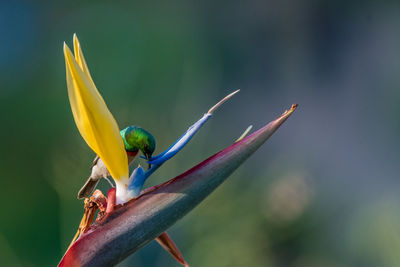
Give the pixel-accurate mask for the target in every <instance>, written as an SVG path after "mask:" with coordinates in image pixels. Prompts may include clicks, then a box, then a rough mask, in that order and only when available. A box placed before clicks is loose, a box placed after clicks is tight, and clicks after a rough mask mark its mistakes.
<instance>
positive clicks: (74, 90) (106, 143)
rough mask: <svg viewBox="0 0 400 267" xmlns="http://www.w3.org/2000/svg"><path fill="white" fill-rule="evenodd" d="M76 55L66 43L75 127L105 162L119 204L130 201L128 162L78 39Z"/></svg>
mask: <svg viewBox="0 0 400 267" xmlns="http://www.w3.org/2000/svg"><path fill="white" fill-rule="evenodd" d="M74 52H75V57H74V56H73V55H72V52H71V50H70V49H69V47H68V46H67V45H66V44H65V43H64V56H65V65H66V76H67V87H68V97H69V101H70V104H71V110H72V114H73V116H74V120H75V123H76V126H77V127H78V130H79V132H80V134H81V135H82V137H83V139H84V140H85V141H86V143H87V144H88V145H89V147H90V148H91V149H92V150H93V151H94V152H95V153H96V154H97V155H98V156H99V157H100V158H101V159H102V160H103V162H104V164H105V165H106V167H107V169H108V170H109V172H110V174H111V176H112V177H113V179H114V180H115V182H116V185H117V200H119V202H120V203H123V202H125V201H127V200H128V194H127V184H128V178H129V168H128V158H127V155H126V151H125V149H124V143H123V140H122V137H121V134H120V131H119V127H118V125H117V122H116V121H115V119H114V117H113V115H112V114H111V112H110V111H109V110H108V108H107V105H106V103H105V102H104V100H103V98H102V96H101V95H100V93H99V92H98V90H97V88H96V86H95V84H94V82H93V80H92V78H91V76H90V73H89V70H88V68H87V65H86V62H85V59H84V57H83V54H82V50H81V48H80V44H79V41H78V38H77V37H76V35H74Z"/></svg>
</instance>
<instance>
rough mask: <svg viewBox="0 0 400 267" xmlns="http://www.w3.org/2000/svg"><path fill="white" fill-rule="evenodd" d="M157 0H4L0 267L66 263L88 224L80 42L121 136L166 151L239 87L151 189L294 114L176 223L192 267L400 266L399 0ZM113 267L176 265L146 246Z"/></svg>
mask: <svg viewBox="0 0 400 267" xmlns="http://www.w3.org/2000/svg"><path fill="white" fill-rule="evenodd" d="M150 2H151V3H150ZM150 2H149V3H143V1H130V2H128V1H103V0H98V1H82V0H80V1H76V0H75V1H65V2H59V1H22V0H13V1H10V0H9V1H2V2H1V3H0V36H1V37H0V38H1V42H0V79H1V83H0V84H1V85H0V100H1V105H0V111H1V112H0V114H1V116H0V118H1V131H0V136H1V140H2V141H1V145H0V148H1V161H0V170H1V179H0V185H1V194H0V203H1V215H0V216H1V219H0V259H1V265H2V266H54V265H56V264H57V263H58V261H59V260H60V258H61V256H62V255H63V253H64V251H65V249H66V248H67V246H68V244H69V242H70V240H71V238H72V236H73V235H74V233H75V231H76V227H77V225H78V223H79V221H80V218H81V215H82V202H81V201H78V200H77V199H76V194H77V191H78V189H79V188H80V186H81V185H82V184H83V182H84V180H85V179H86V178H87V176H88V175H89V172H90V171H89V165H90V164H91V161H92V159H93V157H94V154H93V152H92V151H91V150H90V149H89V148H88V147H87V145H86V144H85V143H84V141H83V139H82V138H81V137H80V135H79V133H78V131H77V129H76V127H75V124H74V121H73V118H72V114H71V111H70V107H69V103H68V98H67V89H66V81H65V65H64V58H63V53H62V44H63V41H66V42H67V43H68V44H69V45H70V46H71V45H72V35H73V33H75V32H76V33H77V34H78V37H79V38H80V41H81V44H82V47H83V51H84V53H85V56H86V59H87V61H88V64H89V68H90V70H91V73H92V76H93V78H94V80H95V82H96V85H97V87H98V88H99V90H100V91H101V93H102V95H103V97H104V99H105V101H106V102H107V104H108V106H109V108H110V110H111V111H112V113H113V114H114V116H115V117H116V119H117V121H118V122H119V125H120V127H125V126H126V125H130V124H136V125H141V126H142V127H144V128H145V129H148V130H149V131H150V132H151V133H153V135H154V136H155V137H156V139H157V151H158V152H159V151H162V150H163V149H164V148H166V147H168V146H169V145H170V144H171V143H172V142H174V141H175V140H176V138H177V137H179V136H180V134H181V133H183V132H184V131H185V130H186V129H187V127H188V126H189V125H191V124H192V123H193V122H195V121H196V120H197V119H198V118H200V116H201V115H202V114H203V113H204V112H205V111H207V109H208V108H209V107H210V106H212V105H213V104H214V103H216V101H217V100H219V99H220V98H221V97H223V96H224V95H226V94H227V93H229V92H231V91H233V90H235V89H238V88H240V89H242V91H241V92H240V94H238V95H237V96H235V97H234V98H233V99H231V101H229V102H228V103H226V104H225V105H224V106H223V107H222V108H221V109H220V110H218V112H216V113H215V116H214V117H213V119H212V120H211V121H210V122H209V123H208V124H207V125H205V126H204V128H202V130H201V131H200V132H199V133H198V134H197V135H196V136H195V138H194V139H193V140H192V141H191V142H190V144H189V145H188V146H187V147H186V148H185V149H184V150H182V151H181V152H180V153H179V154H178V155H177V156H176V157H175V158H174V159H173V160H171V161H170V162H168V163H167V164H165V165H164V166H163V167H162V168H161V169H160V170H159V171H158V172H157V173H156V174H155V175H154V176H152V179H151V180H150V181H149V182H148V184H147V185H149V186H150V185H154V184H157V183H160V182H162V181H165V180H167V179H170V178H172V177H174V176H176V175H177V174H179V173H181V172H182V171H184V170H186V169H188V168H189V167H191V166H193V165H194V164H196V163H198V162H199V161H201V160H203V159H205V158H206V157H208V156H210V155H212V154H213V153H215V152H217V151H219V150H220V149H222V148H224V147H225V146H227V145H229V144H230V143H231V142H232V141H234V140H235V139H236V138H237V137H238V136H239V135H240V134H241V133H242V132H243V131H244V129H245V128H246V127H247V126H248V125H250V124H252V125H254V127H255V129H257V128H259V127H261V126H262V125H263V124H265V123H266V122H268V121H270V120H272V119H273V118H275V117H276V116H277V115H279V114H280V113H282V112H283V111H284V110H285V109H286V108H288V107H290V105H291V104H292V103H299V105H300V106H299V108H298V110H297V111H296V112H295V114H294V115H293V116H292V117H291V118H290V119H289V120H288V121H287V122H286V123H285V125H283V126H282V127H281V129H279V130H278V131H277V132H276V134H275V135H274V136H273V137H272V138H271V139H270V140H269V141H268V143H267V144H266V145H265V146H264V147H262V148H261V149H260V150H259V151H258V152H257V153H256V154H254V155H253V156H252V158H251V159H250V160H248V161H247V162H246V163H245V164H244V165H243V166H242V167H240V168H239V169H238V170H237V171H236V172H235V173H234V174H233V175H232V176H231V177H230V178H229V179H228V180H227V181H226V182H225V183H224V184H223V185H222V186H221V187H220V188H218V190H216V191H215V192H214V193H213V194H212V195H211V196H210V197H209V198H208V199H206V200H205V201H204V202H203V203H201V205H199V206H198V207H197V208H196V209H195V210H193V211H192V212H191V213H190V214H188V215H187V216H186V217H184V218H183V219H182V220H180V221H179V222H178V223H176V224H175V225H174V226H173V227H172V228H171V229H170V230H169V233H170V234H171V236H172V237H173V238H174V239H175V241H176V243H177V244H178V246H179V247H180V248H181V251H182V252H183V254H184V256H185V258H186V260H187V261H188V262H189V263H190V264H192V265H191V266H217V267H219V266H222V267H224V266H296V267H306V266H307V267H308V266H311V267H313V266H315V267H316V266H335V267H336V266H400V253H399V251H400V194H399V193H400V180H399V162H398V161H399V158H400V155H399V154H400V152H399V151H400V141H399V135H400V90H399V89H400V31H399V29H400V3H399V1H317V0H301V1H294V0H292V1H291V0H283V1H269V0H267V1H253V0H251V1H179V0H172V1H164V2H162V1H160V2H157V3H156V2H152V1H150ZM101 188H102V189H103V190H107V183H105V182H102V183H101ZM119 266H121V267H122V266H137V267H139V266H146V267H147V266H150V267H153V266H154V267H156V266H179V265H178V263H176V262H175V261H174V260H173V259H172V258H171V257H170V256H169V255H168V254H167V253H166V252H165V251H164V250H163V249H161V248H160V247H159V246H158V245H157V244H156V243H155V242H151V243H150V244H148V245H147V246H146V247H144V248H142V249H141V250H140V251H138V252H137V253H135V254H133V255H131V256H130V257H129V258H127V259H126V260H125V261H124V262H122V263H120V264H119Z"/></svg>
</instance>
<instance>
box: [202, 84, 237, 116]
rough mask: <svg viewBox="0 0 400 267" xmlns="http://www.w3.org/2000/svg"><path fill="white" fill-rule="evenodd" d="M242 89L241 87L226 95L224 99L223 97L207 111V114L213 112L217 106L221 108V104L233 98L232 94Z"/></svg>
mask: <svg viewBox="0 0 400 267" xmlns="http://www.w3.org/2000/svg"><path fill="white" fill-rule="evenodd" d="M239 91H240V89H238V90H236V91H234V92H232V93H230V94H229V95H227V96H225V97H224V98H223V99H221V100H220V101H219V102H218V103H217V104H215V105H214V106H213V107H212V108H210V109H209V110H208V111H207V114H212V113H213V112H214V111H215V110H216V109H217V108H219V106H221V105H222V104H223V103H224V102H225V101H227V100H228V99H229V98H231V97H232V96H234V95H235V94H237V93H238V92H239Z"/></svg>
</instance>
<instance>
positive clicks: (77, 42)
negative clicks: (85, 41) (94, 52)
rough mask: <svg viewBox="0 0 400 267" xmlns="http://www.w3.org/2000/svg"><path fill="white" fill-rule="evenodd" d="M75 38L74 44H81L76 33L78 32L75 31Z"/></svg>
mask: <svg viewBox="0 0 400 267" xmlns="http://www.w3.org/2000/svg"><path fill="white" fill-rule="evenodd" d="M73 40H74V44H75V45H77V46H80V44H79V40H78V36H77V35H76V33H74V37H73Z"/></svg>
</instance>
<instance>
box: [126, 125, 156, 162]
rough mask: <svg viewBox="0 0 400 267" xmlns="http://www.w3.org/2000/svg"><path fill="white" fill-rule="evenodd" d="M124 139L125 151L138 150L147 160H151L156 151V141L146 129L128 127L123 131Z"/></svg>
mask: <svg viewBox="0 0 400 267" xmlns="http://www.w3.org/2000/svg"><path fill="white" fill-rule="evenodd" d="M121 136H122V139H123V140H124V143H125V149H126V150H127V151H130V152H136V151H138V150H140V151H142V153H143V154H144V155H145V156H146V158H147V159H150V158H151V155H153V152H154V150H155V149H156V141H155V139H154V137H153V136H152V135H151V134H150V133H149V132H148V131H146V130H145V129H143V128H141V127H139V126H128V127H126V128H125V129H123V130H122V131H121Z"/></svg>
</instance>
